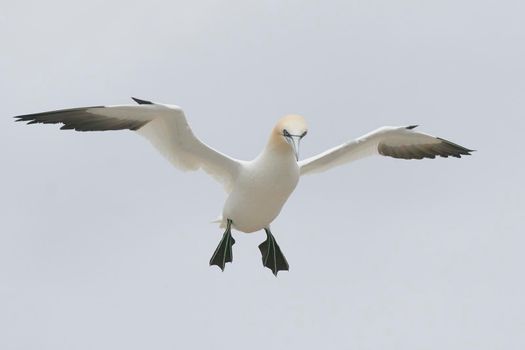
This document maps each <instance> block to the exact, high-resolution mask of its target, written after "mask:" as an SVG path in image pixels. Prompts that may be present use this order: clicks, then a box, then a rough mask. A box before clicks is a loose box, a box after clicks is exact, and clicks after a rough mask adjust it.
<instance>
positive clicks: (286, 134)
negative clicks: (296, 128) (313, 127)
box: [283, 129, 292, 137]
mask: <svg viewBox="0 0 525 350" xmlns="http://www.w3.org/2000/svg"><path fill="white" fill-rule="evenodd" d="M283 135H284V136H285V137H290V136H292V135H290V133H289V132H288V130H286V129H284V130H283Z"/></svg>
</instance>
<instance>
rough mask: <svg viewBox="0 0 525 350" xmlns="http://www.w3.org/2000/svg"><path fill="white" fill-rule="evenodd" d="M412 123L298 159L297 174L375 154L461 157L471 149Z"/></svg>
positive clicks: (329, 167) (387, 128)
mask: <svg viewBox="0 0 525 350" xmlns="http://www.w3.org/2000/svg"><path fill="white" fill-rule="evenodd" d="M416 126H417V125H411V126H405V127H390V126H387V127H382V128H379V129H377V130H374V131H372V132H371V133H368V134H366V135H364V136H361V137H360V138H358V139H356V140H353V141H350V142H346V143H344V144H342V145H340V146H337V147H334V148H332V149H329V150H328V151H326V152H323V153H321V154H318V155H316V156H314V157H311V158H308V159H305V160H303V161H300V162H299V166H300V168H301V175H304V174H310V173H317V172H322V171H325V170H328V169H331V168H333V167H335V166H338V165H341V164H344V163H349V162H351V161H354V160H357V159H360V158H363V157H367V156H371V155H376V154H379V155H382V156H389V157H394V158H401V159H423V158H435V157H436V156H440V157H445V158H446V157H448V156H452V157H456V158H461V156H462V155H470V153H471V152H473V150H470V149H467V148H465V147H462V146H460V145H457V144H455V143H452V142H450V141H447V140H444V139H442V138H439V137H435V136H432V135H428V134H424V133H421V132H417V131H414V130H413V129H414V128H415V127H416Z"/></svg>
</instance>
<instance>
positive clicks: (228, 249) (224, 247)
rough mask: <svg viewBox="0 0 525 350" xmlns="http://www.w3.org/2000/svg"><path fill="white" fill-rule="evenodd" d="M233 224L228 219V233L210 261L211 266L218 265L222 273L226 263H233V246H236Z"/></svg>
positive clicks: (226, 232)
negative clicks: (232, 231) (232, 230)
mask: <svg viewBox="0 0 525 350" xmlns="http://www.w3.org/2000/svg"><path fill="white" fill-rule="evenodd" d="M231 224H232V221H231V220H229V219H228V221H227V224H226V231H224V234H223V235H222V239H221V241H220V242H219V245H218V246H217V249H215V252H214V253H213V255H212V257H211V259H210V266H212V265H217V266H219V267H220V268H221V270H222V271H224V266H225V265H226V263H228V262H230V263H231V262H232V261H233V253H232V246H233V245H234V244H235V240H234V239H233V237H232V233H231Z"/></svg>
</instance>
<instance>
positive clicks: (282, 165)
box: [223, 159, 299, 232]
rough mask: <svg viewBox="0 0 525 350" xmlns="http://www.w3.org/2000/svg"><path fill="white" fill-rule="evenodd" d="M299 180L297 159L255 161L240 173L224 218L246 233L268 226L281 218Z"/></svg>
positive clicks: (225, 209)
mask: <svg viewBox="0 0 525 350" xmlns="http://www.w3.org/2000/svg"><path fill="white" fill-rule="evenodd" d="M298 181H299V167H298V165H297V162H296V161H295V160H292V161H290V160H288V159H286V161H281V162H279V161H275V160H273V161H267V162H264V161H257V160H256V161H254V162H252V163H249V164H247V165H246V167H245V168H244V169H243V170H242V171H241V173H240V174H239V177H238V178H237V181H236V182H235V184H234V187H233V190H232V192H231V193H230V195H229V197H228V198H227V200H226V203H225V205H224V210H223V219H224V220H226V219H230V220H232V222H233V226H234V227H235V228H236V229H237V230H239V231H243V232H254V231H258V230H261V229H264V228H265V227H268V226H269V225H270V223H271V222H272V221H273V220H274V219H275V218H276V217H277V215H279V212H280V211H281V209H282V207H283V205H284V203H286V200H287V199H288V197H289V196H290V194H291V193H292V192H293V190H294V189H295V187H296V186H297V183H298Z"/></svg>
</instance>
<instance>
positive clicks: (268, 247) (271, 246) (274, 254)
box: [259, 228, 288, 277]
mask: <svg viewBox="0 0 525 350" xmlns="http://www.w3.org/2000/svg"><path fill="white" fill-rule="evenodd" d="M264 231H265V232H266V241H264V242H262V243H261V244H260V245H259V250H260V251H261V254H262V262H263V265H264V266H266V267H267V268H269V269H270V270H272V272H273V274H274V275H275V276H276V277H277V273H278V272H279V271H288V262H287V261H286V258H285V257H284V255H283V253H282V252H281V248H279V245H278V244H277V242H276V241H275V238H274V237H273V235H272V232H271V231H270V229H269V228H265V229H264Z"/></svg>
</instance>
